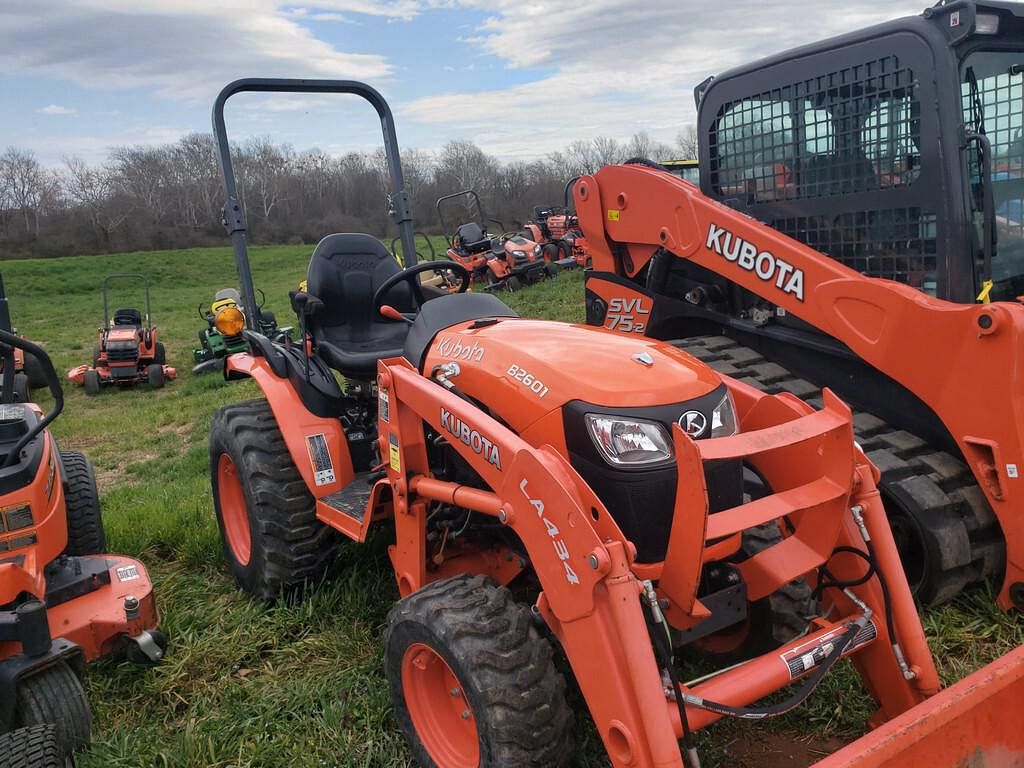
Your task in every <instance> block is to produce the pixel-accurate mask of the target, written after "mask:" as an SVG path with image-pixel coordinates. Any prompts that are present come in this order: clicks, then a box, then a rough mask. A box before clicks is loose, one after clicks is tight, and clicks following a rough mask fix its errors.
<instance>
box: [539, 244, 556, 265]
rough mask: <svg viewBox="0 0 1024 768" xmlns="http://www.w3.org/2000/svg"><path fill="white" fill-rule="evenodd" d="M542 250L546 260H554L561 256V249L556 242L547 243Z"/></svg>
mask: <svg viewBox="0 0 1024 768" xmlns="http://www.w3.org/2000/svg"><path fill="white" fill-rule="evenodd" d="M541 252H542V253H543V254H544V261H547V262H552V261H554V260H555V259H557V258H559V249H558V246H557V245H555V244H554V243H545V244H544V247H543V248H542V249H541Z"/></svg>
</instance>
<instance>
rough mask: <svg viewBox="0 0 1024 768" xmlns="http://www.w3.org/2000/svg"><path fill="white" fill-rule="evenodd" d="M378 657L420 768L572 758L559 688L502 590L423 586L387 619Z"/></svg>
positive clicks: (547, 659) (520, 608)
mask: <svg viewBox="0 0 1024 768" xmlns="http://www.w3.org/2000/svg"><path fill="white" fill-rule="evenodd" d="M384 647H385V660H384V663H385V667H386V672H387V676H388V684H389V688H390V693H391V703H392V708H393V711H394V714H395V719H396V720H397V721H398V725H399V727H400V728H401V730H402V733H403V734H404V735H405V738H406V740H407V741H408V743H409V747H410V749H411V751H412V753H413V755H414V756H415V757H416V759H417V761H418V762H419V763H420V764H421V765H424V766H431V767H432V768H437V767H439V768H469V767H470V766H480V768H499V767H504V766H517V768H519V767H520V766H521V767H522V768H530V767H535V768H541V767H542V766H543V767H544V768H548V766H561V765H565V764H566V763H567V762H568V761H569V759H570V758H571V757H572V754H573V715H572V711H571V710H570V709H569V707H568V705H567V704H566V701H565V680H564V678H563V677H562V676H561V674H559V672H558V671H557V670H556V669H555V665H554V663H553V662H552V653H551V645H550V644H549V643H548V641H546V640H544V639H543V638H541V637H540V636H539V635H538V634H537V630H536V629H535V628H534V626H533V622H532V619H531V617H530V611H529V609H528V608H527V607H526V606H524V605H521V604H518V603H516V602H515V601H514V600H513V599H512V595H511V593H510V592H509V591H508V590H507V589H506V588H504V587H500V586H498V585H497V584H495V583H494V582H493V581H491V580H490V579H488V578H486V577H484V576H470V575H467V574H462V575H459V576H454V577H452V578H449V579H443V580H441V581H436V582H434V583H433V584H428V585H427V586H425V587H423V589H421V590H419V591H418V592H414V593H413V594H411V595H409V596H408V597H406V598H404V599H403V600H400V601H399V602H398V603H397V604H396V605H395V607H394V608H392V609H391V612H390V613H389V614H388V621H387V628H386V629H385V632H384ZM453 692H454V695H453Z"/></svg>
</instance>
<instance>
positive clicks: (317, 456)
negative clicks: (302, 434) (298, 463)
mask: <svg viewBox="0 0 1024 768" xmlns="http://www.w3.org/2000/svg"><path fill="white" fill-rule="evenodd" d="M306 445H307V447H308V448H309V459H310V461H311V462H313V479H314V480H315V481H316V484H317V485H327V484H328V483H333V482H334V464H332V463H331V452H330V451H328V450H327V438H326V437H325V436H324V434H323V432H321V433H320V434H318V435H309V436H308V437H307V438H306Z"/></svg>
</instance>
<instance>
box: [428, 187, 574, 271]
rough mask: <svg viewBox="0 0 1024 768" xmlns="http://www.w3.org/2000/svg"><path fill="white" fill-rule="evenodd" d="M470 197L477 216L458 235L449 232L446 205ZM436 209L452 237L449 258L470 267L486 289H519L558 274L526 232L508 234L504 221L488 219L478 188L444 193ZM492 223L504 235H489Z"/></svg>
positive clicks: (443, 228)
mask: <svg viewBox="0 0 1024 768" xmlns="http://www.w3.org/2000/svg"><path fill="white" fill-rule="evenodd" d="M467 196H468V197H469V198H470V200H471V201H472V203H473V204H474V207H475V208H476V219H475V220H474V221H469V222H466V223H464V224H461V225H460V226H459V227H458V228H457V229H456V230H455V234H454V235H451V236H449V235H448V234H447V233H448V232H450V231H451V230H450V229H449V228H448V224H447V223H446V222H445V218H444V209H445V207H447V206H446V205H445V204H446V203H447V204H449V205H450V204H451V201H455V200H463V201H464V200H465V199H466V197H467ZM436 208H437V217H438V221H440V223H441V228H442V230H443V231H444V232H445V238H446V239H447V240H448V258H449V259H450V260H451V261H453V262H455V263H456V264H459V265H461V266H463V267H464V268H465V269H466V270H468V271H469V273H470V275H471V280H472V282H473V283H474V284H478V285H481V286H483V287H484V288H485V289H486V290H495V289H503V290H507V291H517V290H519V289H520V288H522V287H523V286H524V285H527V284H529V283H533V282H536V281H538V280H540V279H542V278H544V277H553V276H554V275H555V274H557V272H558V267H557V266H553V265H551V264H550V263H548V262H546V261H545V260H544V257H543V252H542V250H541V247H540V245H538V244H537V243H534V242H533V241H531V240H528V239H527V238H525V237H524V236H523V233H512V232H508V233H505V232H504V230H505V226H504V224H502V223H501V222H500V221H498V220H497V219H492V218H488V216H487V214H485V213H484V209H483V204H482V203H481V202H480V196H479V195H478V194H477V193H476V192H475V191H474V190H472V189H465V190H463V191H461V192H455V193H453V194H450V195H444V196H443V197H440V198H438V200H437V203H436ZM488 223H493V224H497V225H498V227H499V228H500V229H501V230H502V232H503V233H504V234H502V235H500V236H494V235H491V234H489V233H488V232H487V224H488Z"/></svg>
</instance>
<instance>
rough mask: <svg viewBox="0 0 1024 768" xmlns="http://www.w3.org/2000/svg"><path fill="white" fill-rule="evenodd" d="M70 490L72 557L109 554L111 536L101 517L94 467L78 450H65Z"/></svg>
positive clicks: (67, 503) (67, 496)
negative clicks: (105, 528) (108, 542)
mask: <svg viewBox="0 0 1024 768" xmlns="http://www.w3.org/2000/svg"><path fill="white" fill-rule="evenodd" d="M60 461H61V464H63V465H64V475H65V477H66V478H67V490H66V492H65V494H64V505H65V506H66V508H67V520H68V546H67V548H66V549H65V550H64V553H65V554H68V555H99V554H102V553H104V552H106V551H107V537H106V534H105V533H104V531H103V518H102V517H101V516H100V500H99V493H98V492H97V490H96V474H95V473H94V472H93V469H92V464H91V463H89V460H88V459H87V458H86V457H85V456H84V455H83V454H81V453H79V452H78V451H61V452H60Z"/></svg>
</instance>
